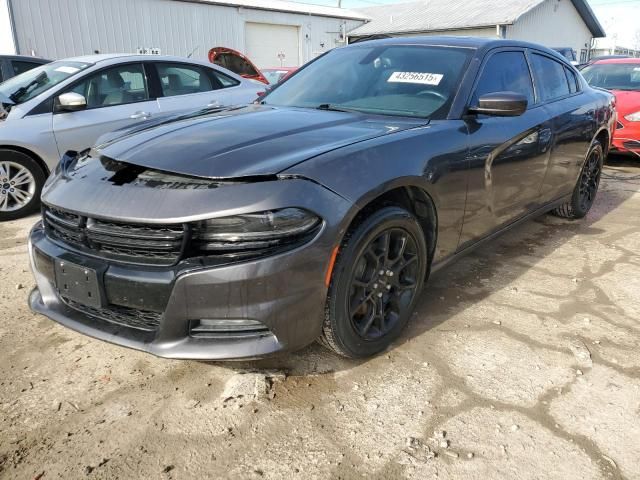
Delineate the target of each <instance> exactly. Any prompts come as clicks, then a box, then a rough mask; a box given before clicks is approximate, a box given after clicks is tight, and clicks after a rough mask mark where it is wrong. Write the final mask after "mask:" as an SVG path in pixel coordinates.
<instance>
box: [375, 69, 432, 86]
mask: <svg viewBox="0 0 640 480" xmlns="http://www.w3.org/2000/svg"><path fill="white" fill-rule="evenodd" d="M442 77H444V75H442V74H441V73H422V72H393V73H392V74H391V76H390V77H389V79H388V80H387V82H389V83H421V84H423V85H440V82H441V81H442Z"/></svg>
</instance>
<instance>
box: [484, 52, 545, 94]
mask: <svg viewBox="0 0 640 480" xmlns="http://www.w3.org/2000/svg"><path fill="white" fill-rule="evenodd" d="M496 92H515V93H520V94H522V95H524V96H525V97H527V101H528V103H529V105H533V104H534V103H535V100H534V96H533V83H532V81H531V73H530V72H529V67H528V65H527V59H526V58H525V56H524V53H523V52H499V53H496V54H494V55H492V56H491V58H489V60H488V61H487V63H486V64H485V66H484V68H483V69H482V74H481V75H480V79H479V80H478V84H477V85H476V90H475V92H474V94H473V98H472V105H477V104H478V100H479V99H480V97H481V96H482V95H486V94H488V93H496Z"/></svg>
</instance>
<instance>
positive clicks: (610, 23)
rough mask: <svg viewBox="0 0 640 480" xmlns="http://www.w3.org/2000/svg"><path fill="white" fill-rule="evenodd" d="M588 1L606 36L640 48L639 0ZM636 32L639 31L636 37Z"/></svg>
mask: <svg viewBox="0 0 640 480" xmlns="http://www.w3.org/2000/svg"><path fill="white" fill-rule="evenodd" d="M297 1H303V3H315V4H317V5H327V6H337V5H338V0H297ZM406 1H409V0H342V6H343V8H364V7H373V6H376V5H384V4H392V3H402V2H406ZM505 1H508V0H505ZM588 1H589V4H590V5H591V8H592V9H593V11H594V12H595V13H596V15H597V17H598V19H599V20H600V23H601V24H602V26H603V27H604V29H605V31H606V32H607V36H616V42H617V43H618V44H620V45H622V46H625V47H629V48H640V0H588ZM636 32H639V33H638V35H637V38H636ZM636 43H637V44H636Z"/></svg>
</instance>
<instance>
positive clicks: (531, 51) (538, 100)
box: [526, 48, 582, 105]
mask: <svg viewBox="0 0 640 480" xmlns="http://www.w3.org/2000/svg"><path fill="white" fill-rule="evenodd" d="M526 55H527V61H528V63H529V69H530V70H531V74H532V77H533V81H534V90H535V91H536V105H547V104H550V103H554V102H557V101H559V100H564V99H567V98H569V97H572V96H574V95H579V94H581V93H582V89H581V88H580V86H579V82H578V84H577V85H576V87H577V88H578V91H576V92H573V93H572V92H571V88H570V86H569V77H567V73H566V70H567V68H568V67H567V65H566V64H565V63H564V62H561V61H559V60H558V59H557V58H554V57H552V56H551V55H548V54H547V53H546V52H543V51H541V50H535V49H531V48H527V53H526ZM530 55H539V56H541V57H545V58H547V59H549V60H551V61H554V62H556V63H558V64H560V66H562V68H563V69H564V70H565V75H564V76H565V80H566V81H567V88H569V94H568V95H563V96H561V97H557V98H552V99H551V100H543V99H542V96H540V97H538V89H537V87H536V84H537V78H536V77H537V76H536V75H535V72H534V71H533V62H532V61H531V58H530Z"/></svg>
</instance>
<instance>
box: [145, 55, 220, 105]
mask: <svg viewBox="0 0 640 480" xmlns="http://www.w3.org/2000/svg"><path fill="white" fill-rule="evenodd" d="M156 67H157V68H158V75H159V76H160V84H161V85H162V94H163V95H164V96H165V97H176V96H178V95H191V94H194V93H203V92H210V91H211V90H216V89H217V88H218V86H217V85H214V83H213V79H212V78H211V76H210V75H209V70H208V69H206V68H204V67H200V66H198V65H183V64H179V63H175V64H174V63H157V64H156Z"/></svg>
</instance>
